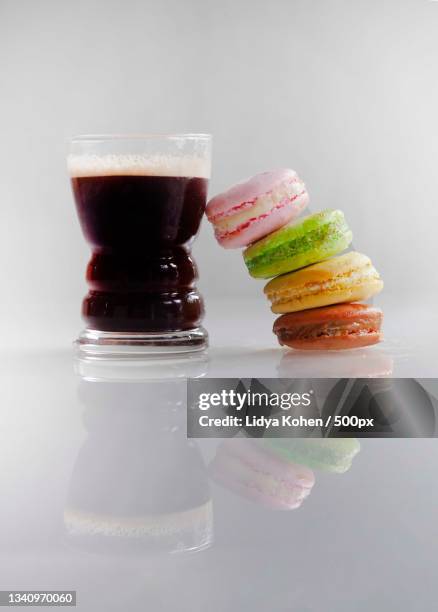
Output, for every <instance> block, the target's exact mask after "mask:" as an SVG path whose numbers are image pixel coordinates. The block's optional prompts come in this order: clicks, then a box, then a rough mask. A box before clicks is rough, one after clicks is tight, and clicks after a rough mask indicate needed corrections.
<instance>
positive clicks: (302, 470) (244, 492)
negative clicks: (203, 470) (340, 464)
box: [209, 438, 315, 510]
mask: <svg viewBox="0 0 438 612" xmlns="http://www.w3.org/2000/svg"><path fill="white" fill-rule="evenodd" d="M209 472H210V475H211V478H212V479H213V480H214V481H215V482H217V483H218V484H220V485H222V486H224V487H226V488H227V489H230V490H231V491H233V492H234V493H237V494H238V495H240V496H241V497H245V498H246V499H250V500H252V501H255V502H257V503H259V504H261V505H262V506H266V507H268V508H271V509H273V510H293V509H295V508H299V506H301V504H302V503H303V501H304V499H305V498H306V497H307V496H308V495H309V493H310V491H311V490H312V487H313V485H314V483H315V476H314V474H313V472H312V470H310V469H309V468H307V467H305V466H302V465H296V464H295V463H292V462H290V461H287V460H286V459H283V458H281V457H279V456H275V455H273V454H272V453H269V451H267V450H265V449H264V448H263V447H261V446H259V445H257V444H255V443H254V442H253V441H252V440H249V439H247V438H234V439H229V440H226V441H224V442H223V443H222V444H221V445H220V446H219V447H218V449H217V452H216V456H215V458H214V459H213V461H212V462H211V464H210V467H209Z"/></svg>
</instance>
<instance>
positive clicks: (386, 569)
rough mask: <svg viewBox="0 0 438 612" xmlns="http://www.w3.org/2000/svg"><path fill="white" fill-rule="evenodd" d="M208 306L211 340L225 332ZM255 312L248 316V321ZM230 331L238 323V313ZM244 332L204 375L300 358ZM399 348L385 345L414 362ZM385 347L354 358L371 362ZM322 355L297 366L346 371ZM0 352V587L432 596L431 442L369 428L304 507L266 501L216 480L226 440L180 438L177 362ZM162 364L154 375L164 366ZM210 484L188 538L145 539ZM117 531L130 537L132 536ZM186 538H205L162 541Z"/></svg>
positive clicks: (98, 604) (354, 606)
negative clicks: (87, 376)
mask: <svg viewBox="0 0 438 612" xmlns="http://www.w3.org/2000/svg"><path fill="white" fill-rule="evenodd" d="M215 316H216V315H215V313H213V312H212V313H211V316H210V319H211V324H212V331H213V333H212V337H213V338H214V337H215V336H216V337H219V335H220V329H218V328H215V327H214V317H215ZM252 322H253V320H252V319H251V318H249V317H247V318H246V321H245V324H246V325H248V330H249V329H250V328H251V324H252ZM235 329H236V335H237V334H242V333H243V332H242V329H243V322H242V323H241V326H240V328H239V327H238V326H236V327H235ZM239 329H240V331H239ZM248 336H249V334H248ZM248 336H247V337H248ZM241 338H242V336H241V335H237V337H236V338H234V343H233V345H232V346H229V345H227V343H226V342H224V344H223V345H222V346H218V347H215V346H213V347H212V350H211V352H210V357H211V361H210V362H209V363H208V368H207V369H208V372H209V373H212V374H214V375H217V376H218V375H229V376H232V375H237V374H238V373H239V375H243V374H244V373H246V374H247V375H248V376H249V375H251V376H255V375H263V376H270V375H274V376H275V375H276V373H279V372H282V371H283V368H285V367H286V366H287V368H288V369H289V365H290V364H289V360H290V361H291V363H292V365H293V367H294V368H295V366H296V363H295V359H296V358H295V357H287V356H285V355H283V353H282V351H280V350H278V349H276V348H275V345H274V346H269V345H268V342H266V345H263V344H260V340H258V341H257V342H256V341H254V339H253V342H254V344H251V338H249V339H248V340H247V342H248V346H247V347H243V348H242V347H239V340H240V339H241ZM224 340H225V339H224V338H223V341H224ZM403 342H404V341H401V342H400V344H399V345H398V346H404V344H403ZM392 346H394V345H392ZM403 350H405V351H406V353H403V351H402V350H401V349H400V352H398V353H395V354H394V353H393V354H392V357H393V358H394V357H395V361H396V363H397V364H398V368H399V371H400V369H401V368H403V367H404V368H405V369H404V370H403V369H402V370H401V371H403V372H405V373H406V374H407V373H408V369H407V365H406V363H408V361H405V359H406V360H408V357H407V356H406V354H407V353H408V349H403ZM412 350H413V349H412V347H411V348H410V349H409V351H412ZM384 354H386V353H384V352H383V348H382V352H381V353H380V352H379V355H380V357H379V359H380V360H381V359H383V357H382V355H384ZM412 354H413V353H412V352H410V355H411V356H412ZM376 355H377V353H376V352H375V351H373V357H371V356H369V355H362V353H360V354H358V357H357V360H358V362H360V364H361V367H362V368H363V367H364V366H363V363H366V364H368V365H369V364H371V365H372V367H373V368H374V367H375V363H377V361H378V360H377V357H376ZM403 355H405V356H404V357H403ZM419 356H421V352H418V353H417V357H418V359H419V358H420V357H419ZM402 357H403V359H402ZM318 359H321V361H318V362H317V363H319V364H323V365H318V368H321V369H318V370H317V369H315V368H316V366H315V364H313V365H312V364H311V360H310V358H309V357H306V358H302V357H301V358H300V360H299V362H298V363H299V368H301V369H300V370H298V369H297V371H300V372H301V371H302V372H305V371H309V372H310V368H311V367H312V368H313V372H314V374H315V375H316V374H317V373H319V372H323V371H324V372H327V373H328V374H329V373H331V372H333V375H336V376H338V375H340V374H339V372H340V369H338V368H342V369H343V371H345V372H346V371H347V369H348V368H347V365H348V360H347V358H345V359H344V358H342V360H341V357H338V358H335V360H336V363H335V362H333V364H332V365H331V366H330V368H329V366H328V363H329V361H328V360H329V357H328V356H327V357H326V356H323V357H320V358H318ZM418 359H417V362H416V363H415V364H414V363H413V362H412V363H411V368H414V365H415V366H418ZM308 360H309V361H308ZM340 360H341V361H340ZM354 362H355V359H354V358H353V359H352V361H351V362H350V365H349V366H348V367H350V366H351V363H354ZM404 364H405V365H404ZM1 365H2V373H3V381H2V403H1V407H0V418H1V423H2V427H1V431H0V448H1V454H2V461H1V469H0V487H1V491H2V503H1V507H0V541H1V548H0V582H1V588H3V589H9V588H14V589H19V588H21V589H42V588H50V589H76V590H77V592H78V609H79V610H85V611H87V612H88V611H90V612H96V611H97V612H100V611H102V612H104V611H105V612H106V611H107V610H130V611H136V610H154V611H155V610H163V611H168V610H169V611H170V610H181V611H186V610H187V611H189V610H190V611H195V612H204V611H205V610H206V609H208V610H214V611H216V610H217V611H218V612H223V611H224V610H230V611H233V612H234V611H236V612H240V611H242V610H254V611H260V612H266V610H273V611H274V610H275V611H283V610H284V611H285V612H286V611H287V612H289V611H291V610H294V611H299V612H310V611H312V612H313V611H315V612H319V611H320V610H329V611H333V612H344V611H345V612H351V610H359V611H363V612H365V611H367V612H368V611H369V610H376V611H378V612H380V611H381V612H392V611H394V612H395V611H397V612H411V611H413V610H415V611H422V610H430V609H434V606H435V598H436V595H435V566H436V563H435V561H436V557H437V554H438V531H437V521H436V511H437V508H438V492H437V488H436V486H435V484H434V483H435V480H436V478H435V477H436V472H437V470H438V446H437V444H436V440H363V441H362V449H361V452H360V453H359V455H357V456H356V457H355V459H354V462H353V466H352V468H351V469H350V470H349V471H348V472H346V473H344V474H328V473H323V472H318V471H315V481H316V482H315V485H314V488H313V490H312V492H311V494H310V496H309V497H308V499H306V500H305V501H304V503H303V505H302V506H301V508H299V509H298V510H293V511H283V512H279V511H272V510H269V509H266V508H264V507H262V506H260V505H257V504H256V503H254V502H250V501H248V500H246V499H245V498H243V497H239V496H238V495H236V494H235V493H233V492H231V491H230V490H228V489H225V488H223V487H220V486H218V485H216V484H214V483H212V482H209V479H208V473H207V472H206V468H207V466H208V464H209V462H210V460H211V458H212V457H213V455H214V453H215V448H216V446H217V444H218V443H220V442H219V441H217V440H204V441H200V442H199V444H198V443H196V441H195V442H190V443H189V442H187V440H186V439H185V432H184V416H185V384H184V380H183V379H182V380H181V379H180V380H179V382H178V380H175V378H174V376H175V375H176V376H178V375H179V374H180V370H179V369H178V367H177V365H176V366H174V367H175V368H176V369H174V370H173V371H172V376H170V378H169V374H170V372H169V371H168V370H167V379H165V380H161V381H158V382H157V381H155V382H153V381H151V380H148V376H149V375H148V374H146V369H145V367H144V366H139V365H138V364H137V366H135V367H134V373H132V371H133V369H132V368H129V369H128V367H127V366H126V364H124V365H123V364H122V365H120V364H119V365H117V364H113V365H112V366H111V367H112V373H111V376H112V378H113V379H114V378H116V379H117V380H118V381H119V382H114V380H113V381H112V382H90V381H84V380H82V379H81V378H80V377H79V376H77V375H75V374H74V373H73V366H74V364H73V357H72V351H71V350H70V349H64V350H55V349H53V350H45V351H41V350H40V351H27V352H24V351H20V352H16V353H9V354H7V355H3V358H2V364H1ZM204 365H205V364H202V363H198V364H192V367H200V368H201V370H202V369H203V367H204ZM426 366H427V364H426V362H425V361H423V367H424V370H423V372H426V371H431V370H427V369H426ZM149 367H150V365H149ZM184 367H186V366H184ZM367 367H368V366H367ZM307 368H309V370H307ZM324 368H329V369H327V370H325V369H324ZM159 370H160V369H158V372H157V370H156V369H155V371H151V370H147V372H151V373H152V374H153V377H154V378H156V377H158V376H157V374H159ZM105 371H106V372H107V370H105ZM199 372H200V371H199ZM199 372H198V374H199ZM362 372H364V370H363V369H362ZM417 372H418V369H417ZM145 374H146V375H145ZM328 374H327V375H328ZM320 375H322V374H320ZM324 375H326V374H324ZM129 379H130V380H129ZM132 379H134V380H132ZM123 381H125V382H123ZM166 415H167V416H166ZM169 415H170V416H169ZM166 419H168V420H166ZM189 448H190V449H192V450H190V453H192V455H191V456H192V459H190V461H189V460H188V459H187V452H189V451H188V450H187V449H189ZM196 448H197V449H198V450H196ZM199 451H200V453H201V454H199ZM193 453H194V454H193ZM208 490H210V493H208ZM206 496H207V498H209V499H210V504H211V509H210V510H206V512H204V511H203V510H201V514H202V512H204V514H202V516H203V517H204V522H202V521H201V524H200V523H199V521H194V522H193V528H194V532H193V533H192V535H190V533H189V535H188V536H187V535H186V536H184V537H183V536H181V537H176V540H175V539H174V540H172V539H170V542H169V539H166V537H164V536H165V534H164V536H163V534H162V537H159V538H158V540H157V538H155V540H154V541H155V544H154V547H152V545H151V539H150V538H148V537H147V536H145V535H144V533H143V534H142V533H141V529H146V530H147V525H146V527H144V520H145V519H144V516H145V512H146V510H145V508H146V509H148V512H149V514H150V512H151V511H152V512H153V513H154V514H155V517H156V520H161V519H160V517H162V516H164V518H163V519H162V520H163V521H169V518H168V515H169V512H175V510H176V509H177V508H178V507H180V506H181V504H182V505H183V507H186V506H188V507H190V505H191V504H193V506H196V507H198V506H199V504H200V503H201V502H202V504H203V502H204V501H205V497H206ZM90 504H91V507H93V508H94V515H93V517H94V518H93V521H92V525H93V527H92V528H90V527H89V525H90V523H89V522H88V523H87V522H86V521H85V523H84V521H83V520H82V523H80V521H79V523H80V524H81V525H82V527H81V529H82V537H78V533H77V531H78V530H77V525H78V523H77V521H76V523H75V525H76V534H75V533H74V531H75V530H74V529H73V534H72V533H69V530H68V525H69V521H70V522H71V510H72V508H73V511H74V512H76V514H75V513H74V512H73V517H75V516H77V514H78V512H79V514H80V512H82V513H84V512H85V515H86V514H87V508H88V510H89V508H90ZM202 504H201V505H202ZM202 507H203V508H205V505H202ZM209 508H210V506H209ZM69 512H70V514H69ZM211 512H212V514H211ZM96 513H97V515H96ZM146 514H147V512H146ZM69 516H70V519H69V518H68V517H69ZM96 516H97V518H96ZM172 516H176V517H178V516H179V515H172ZM157 517H158V518H157ZM166 517H167V518H166ZM131 519H133V521H134V528H133V527H132V522H131ZM170 520H171V523H170V524H171V526H172V528H174V525H175V524H176V525H178V524H179V522H178V521H179V519H178V518H171V519H170ZM74 521H75V519H74ZM74 521H73V522H74ZM136 521H137V522H136ZM139 522H140V525H143V527H142V528H139V527H138V523H139ZM165 524H168V523H165ZM84 525H85V526H84ZM87 525H88V527H87ZM135 525H137V527H135ZM190 525H192V523H189V531H190V528H191V527H190ZM87 530H88V532H90V531H91V532H93V531H94V535H92V534H91V533H88V535H87ZM120 530H122V531H123V530H124V531H125V532H126V531H128V533H129V534H130V535H129V537H128V538H127V541H126V540H125V541H124V542H123V546H121V545H119V542H120V537H119V536H120ZM79 531H80V530H79ZM84 532H85V536H84ZM96 532H97V537H96ZM99 534H100V535H99ZM117 534H118V535H117ZM199 534H201V535H199ZM157 541H158V548H160V547H161V548H162V549H163V550H162V551H161V552H160V553H157V551H156V550H154V549H156V548H157ZM190 542H192V544H193V543H195V544H196V543H197V542H198V543H202V542H204V544H210V546H209V547H208V548H207V550H205V551H203V552H199V553H196V554H195V553H184V552H181V553H180V554H178V555H172V554H169V550H171V549H172V546H176V548H179V549H181V547H184V545H185V544H188V545H190Z"/></svg>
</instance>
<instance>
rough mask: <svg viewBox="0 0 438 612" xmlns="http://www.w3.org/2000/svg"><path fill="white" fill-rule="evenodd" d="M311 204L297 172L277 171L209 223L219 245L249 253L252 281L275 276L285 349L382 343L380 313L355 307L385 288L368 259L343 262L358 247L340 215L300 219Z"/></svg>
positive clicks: (213, 207) (220, 206) (274, 297)
mask: <svg viewBox="0 0 438 612" xmlns="http://www.w3.org/2000/svg"><path fill="white" fill-rule="evenodd" d="M307 202H308V195H307V191H306V188H305V186H304V184H303V183H302V181H301V180H300V179H299V178H298V176H297V175H296V173H295V172H293V171H292V170H278V171H274V172H265V173H263V174H259V175H256V176H255V177H253V178H251V179H249V180H248V181H246V182H244V183H239V184H238V185H236V186H235V187H233V188H231V189H230V190H228V191H226V192H225V193H223V194H220V195H218V196H216V197H214V198H213V199H212V200H210V202H209V203H208V205H207V216H208V218H209V220H210V221H211V222H212V223H213V225H214V228H215V234H216V238H217V240H218V242H219V244H221V245H222V246H224V247H225V248H236V247H242V246H247V248H246V249H245V251H244V253H243V257H244V260H245V263H246V265H247V267H248V270H249V272H250V274H251V276H253V277H255V278H272V277H276V278H273V279H272V280H271V281H269V282H268V283H267V285H266V287H265V290H264V291H265V294H266V296H267V297H268V299H269V300H270V301H271V309H272V311H273V312H274V313H277V314H281V315H282V316H281V317H279V318H278V319H277V320H276V322H275V324H274V333H276V334H277V336H278V339H279V342H280V344H282V345H286V346H289V347H292V348H298V349H345V348H356V347H363V346H368V345H371V344H376V343H377V342H379V341H380V339H381V334H380V326H381V321H382V313H381V311H380V310H379V309H377V308H371V307H369V306H367V305H364V304H360V305H359V304H354V305H352V304H351V303H352V302H356V301H358V300H367V299H369V298H370V297H372V296H373V295H375V294H376V293H378V292H379V291H381V289H382V287H383V282H382V281H381V279H380V277H379V274H378V272H377V271H376V270H375V268H374V267H373V265H372V263H371V261H370V260H369V258H368V257H366V256H365V255H362V254H360V253H355V252H350V253H346V254H344V255H339V253H341V252H342V251H344V250H345V249H346V248H347V247H348V246H349V245H350V243H351V240H352V233H351V231H350V229H349V227H348V225H347V223H346V221H345V218H344V215H343V213H342V212H341V211H340V210H324V211H321V212H318V213H316V214H312V215H308V216H306V217H303V218H300V219H297V216H298V215H299V214H300V212H301V211H302V210H303V208H305V206H306V205H307ZM347 304H348V305H347ZM340 305H341V306H340ZM290 313H300V314H299V316H298V315H295V316H293V315H291V314H290ZM284 315H286V316H284Z"/></svg>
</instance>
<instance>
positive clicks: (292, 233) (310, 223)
mask: <svg viewBox="0 0 438 612" xmlns="http://www.w3.org/2000/svg"><path fill="white" fill-rule="evenodd" d="M352 237H353V236H352V233H351V231H350V229H349V227H348V225H347V224H346V222H345V218H344V215H343V214H342V212H341V211H331V210H329V211H324V212H323V213H317V214H315V215H310V216H308V217H305V218H304V219H301V220H298V221H296V222H293V223H290V224H289V225H287V226H285V227H284V228H282V229H280V230H277V232H274V234H272V235H271V236H267V237H266V238H263V239H262V240H260V241H258V242H256V243H254V244H253V245H251V246H250V247H248V248H247V249H246V251H245V252H244V259H245V263H246V265H247V267H248V270H249V272H250V274H252V275H253V276H256V277H265V278H268V277H269V276H274V275H275V274H281V273H284V272H289V271H292V270H297V269H299V268H302V267H304V266H307V265H309V264H312V263H316V262H318V261H321V260H322V259H326V258H327V257H330V256H332V255H336V254H337V253H339V252H340V251H342V250H344V249H345V248H347V246H348V245H349V244H350V242H351V240H352Z"/></svg>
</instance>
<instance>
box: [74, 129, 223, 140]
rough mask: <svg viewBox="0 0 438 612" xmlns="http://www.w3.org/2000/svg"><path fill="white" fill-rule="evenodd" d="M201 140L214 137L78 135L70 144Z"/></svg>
mask: <svg viewBox="0 0 438 612" xmlns="http://www.w3.org/2000/svg"><path fill="white" fill-rule="evenodd" d="M154 139H156V140H160V139H161V140H182V139H184V140H200V141H206V142H207V141H211V139H212V135H211V134H206V133H199V134H195V133H187V134H184V133H171V132H170V133H165V132H163V133H153V132H150V133H132V134H129V133H126V134H124V133H115V134H78V135H76V136H72V137H71V138H69V142H70V143H75V142H110V141H112V140H154Z"/></svg>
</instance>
